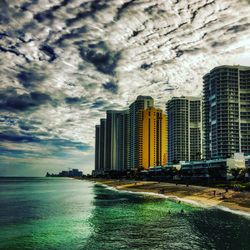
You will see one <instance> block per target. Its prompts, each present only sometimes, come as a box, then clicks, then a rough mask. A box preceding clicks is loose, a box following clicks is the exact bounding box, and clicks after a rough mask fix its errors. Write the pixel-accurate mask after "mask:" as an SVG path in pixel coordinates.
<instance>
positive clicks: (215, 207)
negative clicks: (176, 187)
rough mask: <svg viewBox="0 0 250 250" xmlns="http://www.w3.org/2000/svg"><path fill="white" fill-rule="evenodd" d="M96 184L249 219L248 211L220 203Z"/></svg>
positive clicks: (117, 190)
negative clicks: (205, 202) (207, 202)
mask: <svg viewBox="0 0 250 250" xmlns="http://www.w3.org/2000/svg"><path fill="white" fill-rule="evenodd" d="M97 185H100V186H103V187H105V188H107V189H109V190H112V191H116V192H121V193H131V194H141V195H150V196H156V197H159V198H162V199H167V200H170V201H173V202H183V203H186V204H189V205H193V206H197V207H201V208H206V209H220V210H223V211H225V212H229V213H233V214H237V215H240V216H244V217H246V218H248V219H250V213H248V212H244V211H240V210H234V209H231V208H228V207H225V206H220V205H215V206H212V205H209V204H204V203H201V202H198V201H194V200H190V199H185V198H180V197H178V196H168V195H164V194H157V193H154V192H140V191H129V190H121V189H117V188H115V187H112V186H109V185H107V184H103V183H97Z"/></svg>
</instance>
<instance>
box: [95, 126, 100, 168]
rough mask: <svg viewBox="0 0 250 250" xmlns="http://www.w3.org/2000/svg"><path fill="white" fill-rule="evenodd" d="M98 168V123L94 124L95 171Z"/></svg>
mask: <svg viewBox="0 0 250 250" xmlns="http://www.w3.org/2000/svg"><path fill="white" fill-rule="evenodd" d="M99 169H100V125H96V126H95V171H96V172H98V171H99Z"/></svg>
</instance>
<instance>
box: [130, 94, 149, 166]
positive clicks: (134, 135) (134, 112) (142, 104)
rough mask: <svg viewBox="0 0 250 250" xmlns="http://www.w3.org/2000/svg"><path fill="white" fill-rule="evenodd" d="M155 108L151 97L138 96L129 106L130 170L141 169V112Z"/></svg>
mask: <svg viewBox="0 0 250 250" xmlns="http://www.w3.org/2000/svg"><path fill="white" fill-rule="evenodd" d="M153 106H154V99H153V98H152V97H151V96H138V97H137V99H136V100H135V101H134V102H133V103H132V104H131V105H130V106H129V133H130V134H129V168H130V169H134V168H138V167H139V137H140V135H139V130H140V129H141V126H142V124H141V120H140V119H139V118H140V112H139V111H140V110H144V109H147V108H149V107H153Z"/></svg>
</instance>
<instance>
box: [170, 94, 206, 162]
mask: <svg viewBox="0 0 250 250" xmlns="http://www.w3.org/2000/svg"><path fill="white" fill-rule="evenodd" d="M166 112H167V116H168V161H169V162H172V163H177V162H179V161H191V160H200V159H201V156H202V99H201V98H199V97H173V98H172V99H171V100H169V101H168V102H167V104H166Z"/></svg>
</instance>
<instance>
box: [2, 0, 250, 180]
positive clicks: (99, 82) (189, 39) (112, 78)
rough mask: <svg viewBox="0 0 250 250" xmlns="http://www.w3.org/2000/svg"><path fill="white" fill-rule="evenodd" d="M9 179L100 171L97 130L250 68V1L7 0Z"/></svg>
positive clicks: (5, 140)
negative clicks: (218, 71)
mask: <svg viewBox="0 0 250 250" xmlns="http://www.w3.org/2000/svg"><path fill="white" fill-rule="evenodd" d="M0 10H1V11H0V76H1V77H0V176H43V175H45V173H46V172H47V171H48V172H50V173H57V172H59V171H61V170H67V169H68V168H79V169H81V170H83V171H84V173H85V174H86V173H91V170H92V169H93V168H94V136H95V133H94V130H95V124H98V122H99V119H100V118H104V117H105V112H106V110H108V109H121V110H122V109H125V108H126V107H127V106H128V104H129V103H131V102H132V101H134V100H135V98H136V96H138V95H151V96H152V97H153V98H154V99H155V103H156V105H157V106H158V107H160V108H162V109H165V107H164V106H165V103H166V101H167V100H168V99H170V98H171V97H173V96H181V95H189V96H190V95H193V96H197V95H201V93H202V76H203V75H204V74H206V73H208V72H209V71H210V70H211V69H212V68H213V67H216V66H218V65H222V64H242V65H246V66H250V25H249V24H250V1H249V0H109V1H108V0H92V1H90V0H30V1H28V0H1V1H0Z"/></svg>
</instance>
